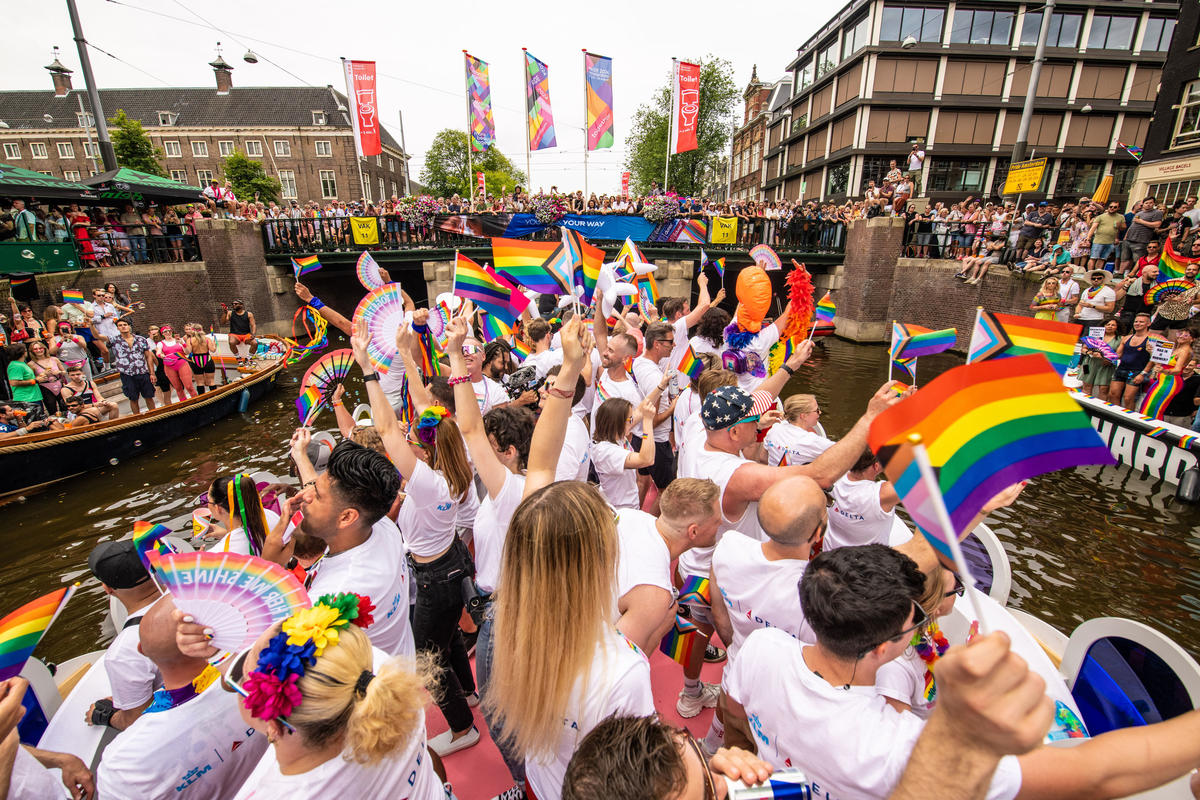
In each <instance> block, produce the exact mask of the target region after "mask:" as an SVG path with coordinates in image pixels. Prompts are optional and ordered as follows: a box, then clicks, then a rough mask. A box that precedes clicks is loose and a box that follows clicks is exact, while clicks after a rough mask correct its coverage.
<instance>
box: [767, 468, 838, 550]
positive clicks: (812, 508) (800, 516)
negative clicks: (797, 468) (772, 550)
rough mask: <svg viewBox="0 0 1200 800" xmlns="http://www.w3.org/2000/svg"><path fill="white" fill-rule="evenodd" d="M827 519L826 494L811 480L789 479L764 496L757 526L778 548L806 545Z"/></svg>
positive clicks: (799, 477) (782, 481)
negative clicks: (760, 527) (781, 546)
mask: <svg viewBox="0 0 1200 800" xmlns="http://www.w3.org/2000/svg"><path fill="white" fill-rule="evenodd" d="M824 519H825V492H823V491H822V490H821V487H820V486H819V485H818V484H817V482H816V481H814V480H813V479H812V478H808V477H805V476H803V475H798V476H796V477H793V478H786V479H784V480H781V481H779V482H777V483H776V484H774V485H773V486H772V487H771V488H770V489H767V491H765V492H763V495H762V497H761V498H760V499H759V501H758V524H759V525H760V526H762V529H763V532H764V533H765V534H767V536H769V537H770V538H771V540H772V541H774V542H776V543H777V544H781V545H786V546H794V545H801V544H804V543H806V542H807V541H808V540H809V539H811V538H812V536H813V534H814V533H816V530H817V528H818V527H819V526H820V525H821V522H822V521H823V520H824Z"/></svg>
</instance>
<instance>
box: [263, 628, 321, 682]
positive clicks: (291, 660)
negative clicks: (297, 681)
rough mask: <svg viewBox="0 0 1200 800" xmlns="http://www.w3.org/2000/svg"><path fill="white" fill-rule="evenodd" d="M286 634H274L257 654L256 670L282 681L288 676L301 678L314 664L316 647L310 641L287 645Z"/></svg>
mask: <svg viewBox="0 0 1200 800" xmlns="http://www.w3.org/2000/svg"><path fill="white" fill-rule="evenodd" d="M287 640H288V635H287V634H286V633H278V634H276V635H275V636H274V637H273V638H272V639H271V641H270V642H268V643H267V646H266V647H264V648H263V650H262V652H261V653H259V654H258V670H259V671H260V672H269V673H272V674H274V675H276V676H277V677H278V678H279V679H280V680H284V679H285V678H287V677H288V676H289V675H300V676H303V675H304V673H305V671H306V670H307V669H308V668H309V667H311V666H312V665H313V664H315V663H316V661H317V658H316V654H315V651H316V645H314V644H313V642H312V640H311V639H310V640H308V641H307V642H305V643H304V644H288V643H287Z"/></svg>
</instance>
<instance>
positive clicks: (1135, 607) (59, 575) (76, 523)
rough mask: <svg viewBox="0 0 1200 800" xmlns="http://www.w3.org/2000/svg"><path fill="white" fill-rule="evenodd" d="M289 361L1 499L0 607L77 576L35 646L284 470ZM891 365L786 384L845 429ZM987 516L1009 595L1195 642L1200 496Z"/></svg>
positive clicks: (824, 364) (1110, 471) (927, 363)
mask: <svg viewBox="0 0 1200 800" xmlns="http://www.w3.org/2000/svg"><path fill="white" fill-rule="evenodd" d="M335 346H336V345H335ZM343 346H344V345H343ZM961 362H962V359H961V358H959V357H957V356H953V355H948V354H946V355H942V356H934V357H930V358H923V359H921V361H920V368H919V372H918V382H924V381H928V380H931V379H932V378H933V377H935V376H936V375H937V374H939V373H940V372H942V371H944V370H946V369H948V368H950V367H952V366H955V365H956V364H959V363H961ZM290 372H291V374H290V375H285V376H284V377H283V378H281V380H280V385H279V388H278V389H277V390H276V391H274V392H273V393H271V394H269V395H267V396H266V397H264V398H263V399H262V400H260V401H259V402H258V403H257V404H255V405H254V406H252V407H251V408H250V410H249V411H248V412H247V413H245V414H241V415H236V416H234V417H230V418H228V419H226V420H223V421H221V422H219V423H217V424H215V425H213V426H211V427H209V428H206V429H203V430H198V431H196V432H195V433H193V434H192V435H191V436H189V437H187V438H186V439H181V440H178V441H176V442H175V443H174V444H172V445H170V446H168V447H166V448H164V449H163V450H161V451H160V452H158V453H155V454H147V455H144V456H141V457H140V458H137V459H134V460H131V461H129V462H127V463H118V464H116V465H113V466H111V467H109V468H106V469H104V470H103V471H100V472H95V473H92V474H90V475H87V476H84V477H80V478H75V479H72V480H71V481H69V482H67V483H65V484H63V485H62V486H60V487H58V488H54V489H52V490H50V491H46V492H43V493H41V494H37V495H33V496H30V497H28V498H25V499H23V500H19V501H15V502H11V503H9V504H7V505H5V506H3V507H2V508H0V519H2V520H3V525H4V540H5V567H4V570H3V572H2V573H0V615H2V614H4V613H7V612H8V611H10V610H12V609H13V608H15V607H16V606H17V605H19V604H21V603H22V602H26V601H28V600H31V599H33V598H34V597H35V596H37V595H39V594H42V593H45V592H48V591H51V590H52V589H55V588H57V587H60V586H62V585H64V583H66V582H75V581H79V582H81V584H82V585H81V586H80V591H79V593H78V594H77V595H76V597H75V599H74V600H72V601H71V604H70V606H69V608H68V609H67V612H66V614H65V616H64V618H62V619H60V620H59V622H58V623H56V625H55V627H54V628H53V629H52V630H51V631H50V633H49V634H48V636H47V638H46V641H45V642H44V643H43V644H42V645H41V646H40V647H39V649H38V655H39V656H41V657H42V658H46V659H49V660H52V661H61V660H65V659H66V658H69V657H70V656H72V655H75V654H77V653H79V652H82V651H84V650H89V649H95V648H96V647H97V646H99V645H101V644H102V643H104V642H105V641H106V640H107V635H108V634H107V633H106V632H105V631H103V630H102V625H101V623H102V620H103V617H104V611H105V609H106V607H107V604H106V600H105V597H104V595H103V592H102V590H101V588H100V586H99V585H98V584H97V583H96V581H95V580H94V579H93V578H92V577H91V574H90V573H89V572H88V569H87V555H88V552H89V551H90V550H91V548H92V546H93V545H94V544H95V543H96V542H98V541H102V540H105V539H110V538H121V537H123V536H125V535H127V534H128V533H129V532H130V530H131V528H132V525H133V523H134V521H135V520H139V519H145V520H148V521H151V522H165V521H167V520H170V519H173V518H176V517H179V516H181V515H184V514H190V511H191V509H192V503H193V501H194V500H195V498H196V496H197V495H199V494H200V493H201V492H203V491H205V489H206V488H207V487H208V485H209V483H210V482H211V480H212V479H213V478H214V477H216V476H218V475H222V474H228V473H231V472H252V471H258V470H264V471H267V472H272V473H274V474H276V475H280V476H286V474H287V469H288V461H287V446H286V445H287V441H288V439H289V438H290V436H291V432H292V430H293V429H294V427H295V425H296V411H295V405H294V400H295V397H296V387H295V383H296V380H297V379H298V377H299V376H300V375H302V374H303V365H301V366H297V367H294V368H292V369H291V371H290ZM886 375H887V350H886V349H885V348H883V347H879V346H867V345H857V344H851V343H849V342H843V341H840V340H826V342H825V349H824V350H817V351H816V355H815V356H814V357H813V359H812V360H811V361H810V362H809V364H807V365H805V366H804V367H802V368H801V369H800V371H799V372H798V373H797V375H796V377H795V378H794V379H793V380H792V383H791V384H790V385H789V387H788V390H787V392H786V393H793V392H801V391H808V392H812V393H814V394H816V396H817V398H818V400H819V401H820V404H821V408H822V410H823V412H824V414H823V417H822V420H823V424H824V425H825V428H826V430H827V431H828V432H829V433H830V435H832V436H834V437H837V436H839V435H841V434H843V433H844V432H845V431H846V430H848V429H849V427H850V426H851V425H852V424H853V422H854V420H855V419H856V418H857V417H858V416H859V415H860V414H861V413H862V411H863V409H864V408H865V406H866V401H867V398H868V397H869V396H870V395H871V393H872V392H873V391H874V390H875V389H876V388H878V387H879V385H880V384H881V383H882V382H883V381H884V380H885V378H886ZM348 388H349V392H348V394H349V395H354V396H356V398H357V399H355V400H354V401H353V402H351V399H350V398H349V397H348V404H349V405H350V406H351V407H353V404H354V402H358V401H360V400H361V399H363V398H364V394H363V392H362V385H361V383H360V382H357V381H354V380H351V381H350V383H349V385H348ZM317 425H318V427H326V428H329V427H333V422H332V417H331V416H329V415H328V413H325V414H323V415H322V417H321V418H319V419H318V421H317ZM988 522H989V524H990V525H991V527H992V528H993V530H995V531H996V533H997V534H998V535H999V537H1000V539H1001V541H1002V542H1003V544H1004V547H1005V549H1006V550H1007V551H1008V554H1009V557H1010V559H1011V561H1012V570H1013V591H1012V598H1011V599H1010V601H1009V602H1010V604H1011V605H1013V606H1016V607H1019V608H1022V609H1024V610H1026V611H1028V612H1030V613H1032V614H1034V615H1035V616H1038V617H1041V618H1042V619H1044V620H1046V621H1047V622H1049V623H1050V624H1052V625H1054V626H1055V627H1057V628H1058V629H1060V630H1062V631H1064V632H1067V633H1069V632H1070V631H1071V630H1073V629H1074V628H1075V626H1077V625H1078V624H1079V623H1080V622H1082V621H1084V620H1086V619H1090V618H1092V617H1098V616H1122V617H1130V618H1132V619H1137V620H1141V621H1144V622H1146V623H1148V624H1150V625H1151V626H1153V627H1155V628H1158V629H1159V630H1162V631H1164V632H1165V633H1168V634H1169V635H1171V636H1173V637H1175V639H1176V640H1177V641H1178V642H1179V643H1180V644H1181V645H1182V646H1183V647H1184V648H1185V649H1187V650H1188V651H1189V652H1190V653H1191V654H1192V655H1193V656H1196V655H1200V626H1198V625H1197V624H1196V621H1197V619H1198V618H1200V538H1198V537H1197V533H1198V532H1200V507H1191V506H1186V505H1182V504H1180V503H1178V502H1177V501H1176V500H1175V499H1174V495H1173V493H1172V491H1171V488H1170V487H1166V486H1161V485H1155V484H1153V483H1150V482H1147V481H1144V480H1142V479H1140V478H1139V477H1138V476H1136V475H1133V474H1131V473H1130V472H1129V470H1128V469H1126V468H1123V467H1104V468H1097V467H1089V468H1082V469H1078V470H1072V471H1067V472H1062V473H1056V474H1054V475H1052V476H1048V477H1043V478H1039V479H1036V480H1035V481H1034V482H1033V483H1032V484H1031V485H1030V486H1029V487H1028V488H1027V489H1026V490H1025V492H1024V493H1023V494H1022V495H1021V497H1020V499H1019V500H1018V501H1017V503H1016V505H1015V506H1013V507H1012V508H1009V509H1004V510H1002V511H999V512H997V513H995V514H993V515H992V516H991V518H989V520H988Z"/></svg>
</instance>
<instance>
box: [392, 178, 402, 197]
mask: <svg viewBox="0 0 1200 800" xmlns="http://www.w3.org/2000/svg"><path fill="white" fill-rule="evenodd" d="M399 196H400V192H399V191H398V190H397V189H396V182H395V181H392V197H399Z"/></svg>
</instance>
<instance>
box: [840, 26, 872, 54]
mask: <svg viewBox="0 0 1200 800" xmlns="http://www.w3.org/2000/svg"><path fill="white" fill-rule="evenodd" d="M870 41H871V21H870V20H869V19H868V18H866V17H863V18H862V19H860V20H859V21H858V22H856V23H854V24H853V25H851V26H850V27H848V28H845V29H844V30H843V32H842V60H843V61H845V60H846V59H847V58H849V57H850V56H852V55H854V54H855V53H857V52H858V51H859V50H861V49H862V48H864V47H866V46H867V45H868V44H869V43H870Z"/></svg>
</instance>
